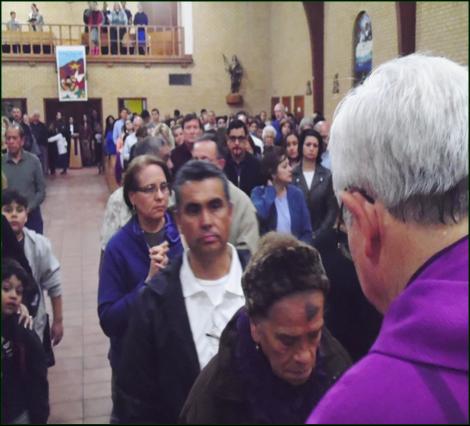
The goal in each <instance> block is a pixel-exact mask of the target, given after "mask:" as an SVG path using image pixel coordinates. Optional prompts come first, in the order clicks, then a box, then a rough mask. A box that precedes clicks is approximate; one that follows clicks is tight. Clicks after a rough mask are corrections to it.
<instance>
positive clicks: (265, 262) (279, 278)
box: [242, 232, 330, 318]
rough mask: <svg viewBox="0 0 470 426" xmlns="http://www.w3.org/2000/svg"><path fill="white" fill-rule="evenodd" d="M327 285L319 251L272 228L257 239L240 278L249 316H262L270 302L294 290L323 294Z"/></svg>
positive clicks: (296, 291) (325, 292) (266, 312)
mask: <svg viewBox="0 0 470 426" xmlns="http://www.w3.org/2000/svg"><path fill="white" fill-rule="evenodd" d="M329 285H330V284H329V280H328V277H327V276H326V272H325V269H324V268H323V264H322V261H321V257H320V253H319V252H318V251H317V250H316V249H315V248H313V247H311V246H309V245H307V244H305V243H303V242H301V241H299V240H297V239H296V238H295V237H293V236H292V235H288V234H279V233H276V232H269V233H267V234H266V235H265V236H264V237H262V238H261V239H260V242H259V246H258V250H257V251H256V253H255V254H254V255H253V257H252V258H251V260H250V263H249V264H248V266H247V269H246V271H245V273H244V274H243V278H242V287H243V292H244V293H245V299H246V308H247V311H248V315H249V316H250V317H252V318H253V317H261V318H264V317H266V316H267V314H268V311H269V309H270V308H271V306H272V305H273V304H274V303H276V302H277V301H278V300H280V299H282V298H283V297H286V296H291V295H292V294H295V293H302V292H305V291H310V290H317V291H321V292H322V293H323V295H324V296H325V297H326V294H327V293H328V289H329Z"/></svg>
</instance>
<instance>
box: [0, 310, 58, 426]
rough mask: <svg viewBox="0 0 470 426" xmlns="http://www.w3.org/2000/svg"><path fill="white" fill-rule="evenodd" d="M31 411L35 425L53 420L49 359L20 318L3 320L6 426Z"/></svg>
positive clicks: (3, 381)
mask: <svg viewBox="0 0 470 426" xmlns="http://www.w3.org/2000/svg"><path fill="white" fill-rule="evenodd" d="M25 410H26V411H27V412H28V414H29V418H30V421H31V423H33V424H34V423H39V424H44V423H46V422H47V418H48V417H49V385H48V382H47V366H46V356H45V353H44V349H43V346H42V344H41V341H40V340H39V338H38V336H37V335H36V333H35V332H34V331H32V330H29V329H26V328H24V327H23V326H22V325H20V324H18V315H13V316H10V317H7V318H3V320H2V424H7V423H11V422H12V421H13V420H14V419H15V418H16V417H18V416H19V415H20V414H22V413H23V412H24V411H25Z"/></svg>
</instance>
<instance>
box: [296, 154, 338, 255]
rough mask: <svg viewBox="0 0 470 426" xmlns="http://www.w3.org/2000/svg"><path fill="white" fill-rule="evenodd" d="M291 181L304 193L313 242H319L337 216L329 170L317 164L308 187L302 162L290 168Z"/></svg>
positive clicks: (336, 204)
mask: <svg viewBox="0 0 470 426" xmlns="http://www.w3.org/2000/svg"><path fill="white" fill-rule="evenodd" d="M292 183H293V184H294V185H296V186H298V187H299V188H300V189H301V190H302V192H303V193H304V196H305V200H306V201H307V207H308V209H309V211H310V220H311V221H312V230H313V240H314V241H313V243H314V245H315V246H316V245H317V244H320V243H321V241H322V239H323V238H324V236H325V233H326V232H327V231H328V230H329V229H331V228H333V226H334V224H335V222H336V218H337V216H338V211H339V209H338V203H337V202H336V198H335V194H334V192H333V181H332V178H331V172H330V171H329V170H328V169H327V168H325V167H323V166H321V165H320V164H317V165H316V167H315V174H314V176H313V181H312V185H311V187H310V189H308V186H307V182H306V181H305V178H304V175H303V172H302V162H301V163H300V164H299V165H298V166H296V167H295V168H294V170H292Z"/></svg>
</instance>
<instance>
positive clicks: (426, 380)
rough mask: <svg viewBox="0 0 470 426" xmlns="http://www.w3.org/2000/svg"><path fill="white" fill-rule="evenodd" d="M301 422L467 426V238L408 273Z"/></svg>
mask: <svg viewBox="0 0 470 426" xmlns="http://www.w3.org/2000/svg"><path fill="white" fill-rule="evenodd" d="M307 423H466V424H467V423H468V236H466V237H465V238H462V239H461V240H459V241H457V242H456V243H454V244H452V245H451V246H449V247H447V248H445V249H444V250H442V251H440V252H439V253H437V254H435V255H434V256H432V257H431V258H430V259H429V260H428V261H427V262H426V263H425V264H424V265H423V266H422V267H421V268H420V269H419V270H418V271H417V272H416V273H415V274H414V275H413V277H412V278H411V280H410V282H409V284H408V285H407V287H406V288H405V290H404V291H403V293H402V294H401V295H400V296H399V297H398V298H397V299H396V300H395V301H394V302H393V303H392V304H391V306H390V309H389V311H388V312H387V313H386V315H385V317H384V320H383V324H382V329H381V330H380V334H379V336H378V338H377V341H376V342H375V343H374V345H373V346H372V348H371V350H370V351H369V353H368V354H367V355H366V356H365V357H364V358H363V359H362V360H361V361H359V362H358V363H357V364H356V365H355V366H353V367H352V368H351V369H350V370H349V371H348V372H346V373H345V374H344V376H343V377H342V378H341V379H340V380H339V381H338V382H337V384H336V385H335V386H334V387H333V388H332V389H331V390H330V391H329V392H328V393H327V394H326V395H325V397H324V398H323V399H322V400H321V401H320V403H319V404H318V405H317V407H316V409H315V410H314V411H313V413H312V414H311V415H310V417H309V418H308V420H307Z"/></svg>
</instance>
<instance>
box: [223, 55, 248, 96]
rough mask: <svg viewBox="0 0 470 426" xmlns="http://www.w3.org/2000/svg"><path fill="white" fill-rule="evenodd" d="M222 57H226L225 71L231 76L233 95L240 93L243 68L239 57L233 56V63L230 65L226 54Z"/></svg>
mask: <svg viewBox="0 0 470 426" xmlns="http://www.w3.org/2000/svg"><path fill="white" fill-rule="evenodd" d="M222 56H223V57H224V62H225V69H226V70H227V71H228V73H229V74H230V80H231V87H230V91H231V93H238V91H239V90H240V84H241V82H242V75H243V68H242V66H241V64H240V62H239V60H238V58H237V55H233V56H232V62H230V63H229V61H228V60H227V58H226V57H225V55H224V54H222Z"/></svg>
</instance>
